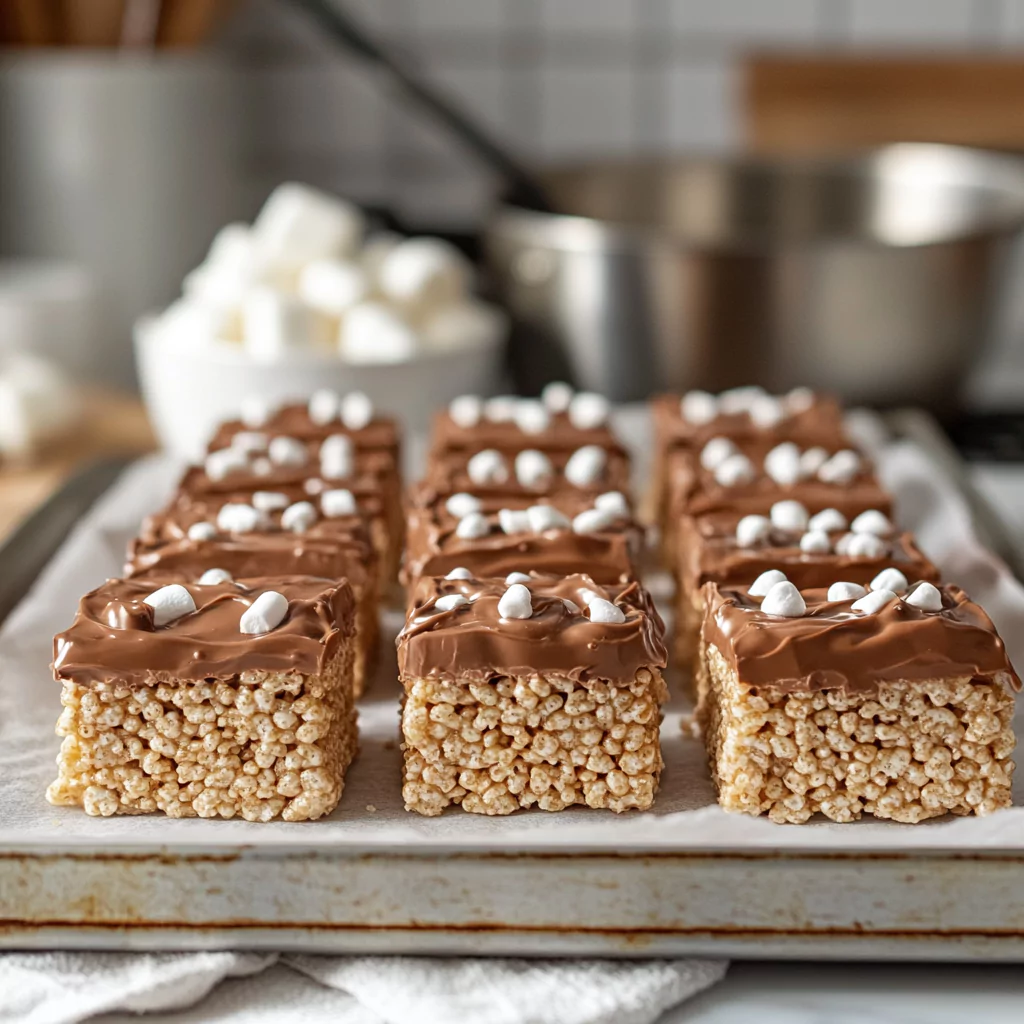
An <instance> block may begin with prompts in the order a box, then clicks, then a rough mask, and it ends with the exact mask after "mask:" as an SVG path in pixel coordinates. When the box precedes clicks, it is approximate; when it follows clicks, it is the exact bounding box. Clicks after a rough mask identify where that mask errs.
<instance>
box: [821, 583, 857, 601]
mask: <svg viewBox="0 0 1024 1024" xmlns="http://www.w3.org/2000/svg"><path fill="white" fill-rule="evenodd" d="M866 593H867V589H866V588H865V587H862V586H861V585H860V584H859V583H833V584H832V586H831V587H829V588H828V593H827V594H826V595H825V596H826V597H827V598H828V600H829V601H856V600H857V599H858V598H861V597H863V596H864V595H865V594H866Z"/></svg>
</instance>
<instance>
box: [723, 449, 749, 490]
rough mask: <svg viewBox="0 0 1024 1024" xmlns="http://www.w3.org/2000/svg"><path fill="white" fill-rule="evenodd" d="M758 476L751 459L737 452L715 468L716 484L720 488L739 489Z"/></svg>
mask: <svg viewBox="0 0 1024 1024" xmlns="http://www.w3.org/2000/svg"><path fill="white" fill-rule="evenodd" d="M756 475H757V473H756V472H755V470H754V464H753V463H752V462H751V461H750V459H748V458H747V457H746V455H743V454H741V453H740V452H736V453H735V454H734V455H730V456H729V458H727V459H726V460H725V461H724V462H723V463H721V464H720V465H719V466H717V467H716V468H715V483H717V484H718V485H719V486H720V487H738V486H739V485H740V484H748V483H750V481H751V480H753V479H754V477H755V476H756Z"/></svg>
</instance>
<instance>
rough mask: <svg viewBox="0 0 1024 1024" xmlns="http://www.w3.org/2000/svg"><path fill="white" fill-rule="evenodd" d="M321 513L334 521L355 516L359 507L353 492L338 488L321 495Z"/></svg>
mask: <svg viewBox="0 0 1024 1024" xmlns="http://www.w3.org/2000/svg"><path fill="white" fill-rule="evenodd" d="M320 511H321V512H323V514H324V515H325V516H327V517H328V518H329V519H334V518H336V517H338V516H354V515H355V514H356V512H357V511H358V507H357V505H356V499H355V496H354V495H353V494H352V492H351V491H349V490H346V489H345V488H343V487H338V488H334V489H332V490H329V491H324V492H323V494H321V495H320Z"/></svg>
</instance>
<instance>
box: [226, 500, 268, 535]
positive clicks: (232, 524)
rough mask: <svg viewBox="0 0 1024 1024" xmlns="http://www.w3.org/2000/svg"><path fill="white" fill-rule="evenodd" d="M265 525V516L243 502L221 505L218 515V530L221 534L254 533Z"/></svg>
mask: <svg viewBox="0 0 1024 1024" xmlns="http://www.w3.org/2000/svg"><path fill="white" fill-rule="evenodd" d="M262 525H263V516H262V515H260V513H259V512H257V511H256V509H254V508H253V507H252V505H245V504H243V503H241V502H228V503H227V504H226V505H221V507H220V511H218V513H217V529H218V530H220V532H221V533H252V532H253V531H254V530H258V529H259V528H260V527H261V526H262Z"/></svg>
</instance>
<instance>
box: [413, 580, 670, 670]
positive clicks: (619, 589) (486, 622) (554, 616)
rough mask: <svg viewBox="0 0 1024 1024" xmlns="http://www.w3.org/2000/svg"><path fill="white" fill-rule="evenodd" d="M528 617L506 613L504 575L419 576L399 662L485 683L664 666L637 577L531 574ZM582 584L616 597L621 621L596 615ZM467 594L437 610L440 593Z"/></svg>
mask: <svg viewBox="0 0 1024 1024" xmlns="http://www.w3.org/2000/svg"><path fill="white" fill-rule="evenodd" d="M531 576H532V579H531V581H530V582H529V583H527V584H525V586H526V587H527V588H528V589H529V590H530V593H531V595H532V598H533V615H532V616H531V617H530V618H529V619H504V618H502V617H501V616H500V615H499V613H498V602H499V601H500V600H501V597H502V595H503V594H504V593H505V591H506V590H507V589H508V587H507V586H506V584H505V582H504V580H472V579H471V580H445V579H432V578H429V577H425V578H423V579H421V580H420V581H419V582H418V583H417V585H416V587H415V589H414V591H413V596H412V601H411V602H410V606H409V612H408V617H407V619H406V625H405V628H404V629H403V630H402V632H401V633H400V634H399V636H398V667H399V674H400V675H401V677H402V678H403V679H404V680H411V679H414V678H418V677H423V676H442V677H446V678H448V677H450V678H453V679H459V680H463V679H469V680H476V681H481V682H487V681H489V680H491V679H493V678H494V677H496V676H505V675H533V674H536V673H545V672H552V673H557V674H559V675H564V676H567V677H569V678H572V679H577V680H582V681H589V680H596V679H604V680H609V681H611V682H616V681H620V682H622V681H627V682H628V681H630V680H632V678H633V676H634V675H635V673H636V671H637V670H638V669H640V668H644V667H650V666H656V667H658V668H661V667H664V665H665V660H666V651H665V644H664V641H663V633H664V626H663V624H662V622H661V619H660V618H659V616H658V613H657V612H656V611H655V609H654V604H653V603H652V601H651V598H650V596H649V595H648V593H647V591H645V590H644V589H643V587H641V586H640V584H639V583H636V582H631V583H626V584H622V585H615V586H601V585H600V584H598V583H595V582H594V581H593V580H592V579H591V578H590V577H589V576H586V575H583V574H582V573H580V574H576V575H573V576H566V577H557V576H540V575H538V574H536V573H534V574H531ZM584 591H592V592H594V593H596V594H597V595H598V597H603V598H605V599H607V600H611V601H613V602H614V603H615V604H616V605H618V607H620V608H621V609H622V611H623V612H624V613H625V616H626V619H625V621H624V622H622V623H603V622H591V621H590V619H589V618H587V617H586V615H585V614H584V613H583V611H573V610H571V609H570V608H569V607H568V606H567V605H566V604H565V600H566V599H568V600H569V601H572V602H573V603H574V604H575V605H576V606H577V607H578V609H584V608H585V603H586V602H585V600H584V597H585V595H584V593H583V592H584ZM447 594H461V595H462V596H464V597H465V598H467V600H468V601H469V604H466V605H463V606H462V607H460V608H456V609H453V610H452V611H447V612H439V611H436V610H435V609H434V605H435V602H436V601H437V599H438V598H439V597H443V596H445V595H447Z"/></svg>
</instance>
